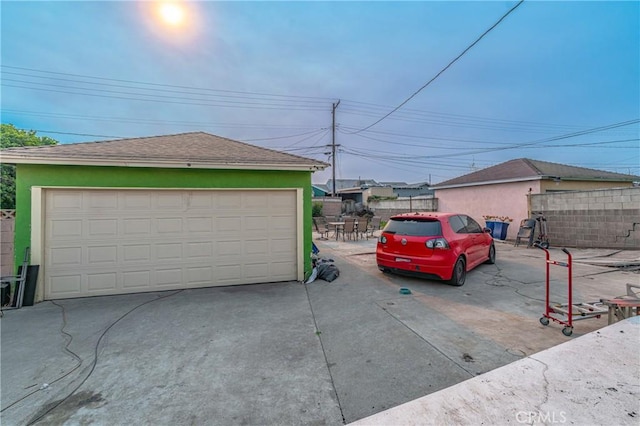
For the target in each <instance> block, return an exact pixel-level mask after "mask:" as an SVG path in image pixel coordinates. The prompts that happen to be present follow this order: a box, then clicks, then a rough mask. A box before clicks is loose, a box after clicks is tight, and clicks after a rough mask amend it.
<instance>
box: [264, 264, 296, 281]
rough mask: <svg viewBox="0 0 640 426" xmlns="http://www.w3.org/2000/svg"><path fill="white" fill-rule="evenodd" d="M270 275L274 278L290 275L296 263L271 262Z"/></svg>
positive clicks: (293, 271)
mask: <svg viewBox="0 0 640 426" xmlns="http://www.w3.org/2000/svg"><path fill="white" fill-rule="evenodd" d="M269 269H270V272H271V274H270V275H271V276H272V277H274V278H275V279H278V278H282V279H286V278H284V277H288V276H291V274H292V273H295V269H296V265H295V263H293V262H273V263H271V264H270V265H269Z"/></svg>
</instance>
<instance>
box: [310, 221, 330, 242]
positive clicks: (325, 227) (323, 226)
mask: <svg viewBox="0 0 640 426" xmlns="http://www.w3.org/2000/svg"><path fill="white" fill-rule="evenodd" d="M313 225H314V226H315V228H316V232H317V233H318V234H320V239H321V240H326V239H328V237H329V224H328V223H327V219H326V218H325V217H323V216H319V217H314V218H313Z"/></svg>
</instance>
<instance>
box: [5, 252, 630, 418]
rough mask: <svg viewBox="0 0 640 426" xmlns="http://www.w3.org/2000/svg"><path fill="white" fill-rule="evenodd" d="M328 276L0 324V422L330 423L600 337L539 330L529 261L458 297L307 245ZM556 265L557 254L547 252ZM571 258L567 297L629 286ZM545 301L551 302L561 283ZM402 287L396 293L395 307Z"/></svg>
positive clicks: (20, 314) (512, 259) (561, 295)
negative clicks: (330, 268) (329, 264)
mask: <svg viewBox="0 0 640 426" xmlns="http://www.w3.org/2000/svg"><path fill="white" fill-rule="evenodd" d="M316 244H317V245H318V247H319V248H320V250H321V252H320V255H321V256H322V257H325V258H333V259H334V260H335V261H336V263H337V265H338V267H339V268H340V272H341V274H340V277H339V278H338V279H337V280H335V281H333V282H331V283H327V282H325V281H315V282H314V283H311V284H307V285H303V284H300V283H295V282H289V283H274V284H261V285H252V286H239V287H223V288H208V289H198V290H185V291H179V292H163V293H146V294H135V295H127V296H116V297H97V298H88V299H70V300H60V301H57V302H56V304H54V303H52V302H43V303H40V304H37V305H36V306H33V307H27V308H23V309H20V310H17V311H7V312H5V316H4V318H2V320H1V327H2V336H1V343H2V346H1V361H2V365H1V378H2V383H1V390H2V395H1V404H2V408H1V410H2V413H1V417H0V419H1V420H2V424H30V423H35V424H180V425H182V424H224V425H227V424H248V425H263V424H279V425H280V424H305V425H306V424H309V425H322V424H329V425H335V424H343V423H349V422H353V421H355V420H358V419H362V418H364V417H367V416H370V415H372V414H375V413H378V412H380V411H383V410H385V409H388V408H390V407H394V406H397V405H399V404H402V403H404V402H407V401H410V400H413V399H415V398H419V397H421V396H424V395H427V394H429V393H433V392H435V391H437V390H440V389H444V388H446V387H449V386H452V385H454V384H457V383H460V382H462V381H464V380H466V379H469V378H472V377H474V376H476V375H479V374H482V373H485V372H487V371H490V370H492V369H495V368H497V367H500V366H503V365H505V364H508V363H511V362H513V361H516V360H518V359H520V358H523V357H525V356H527V355H531V354H532V353H536V352H538V351H541V350H543V349H546V348H549V347H551V346H554V345H557V344H559V343H563V342H566V341H567V340H571V339H574V338H576V337H578V336H581V335H583V334H586V333H588V332H591V331H593V330H596V329H598V328H601V327H604V326H606V325H607V320H606V318H605V317H602V318H600V319H589V320H586V321H581V322H578V323H576V324H575V330H574V334H573V336H571V337H565V336H564V335H563V334H562V333H561V331H560V330H561V327H560V326H557V325H553V324H552V325H550V326H549V327H543V326H542V325H540V323H539V322H538V318H539V317H540V315H541V313H542V312H543V311H544V303H543V299H544V287H543V285H544V278H545V272H544V265H545V263H544V253H543V252H541V251H539V250H536V249H526V248H522V247H518V248H514V247H512V246H511V245H507V244H498V247H497V249H498V250H497V251H498V261H497V263H496V264H495V265H482V266H480V267H479V268H477V269H476V270H474V271H473V272H471V273H470V274H469V275H468V277H467V282H466V284H465V285H464V286H463V287H451V286H448V285H446V284H443V283H440V282H435V281H426V280H420V279H414V278H406V277H400V276H394V275H384V274H382V273H380V272H379V271H378V270H377V268H376V265H375V258H374V256H373V251H374V248H375V241H374V240H369V241H366V240H365V241H358V242H346V243H342V242H336V241H316ZM556 254H557V255H558V257H559V258H561V259H562V258H563V256H564V255H563V254H562V253H561V252H559V251H558V252H557V253H556ZM603 259H604V260H605V261H606V262H604V263H608V264H611V263H619V262H620V261H623V260H628V261H627V262H626V263H634V259H636V260H635V263H636V264H637V261H638V252H623V253H614V252H613V251H597V250H592V251H589V250H583V251H579V252H577V253H576V259H575V260H576V262H575V266H574V299H575V300H576V301H595V300H599V299H600V298H606V297H614V296H618V295H621V294H623V293H624V291H625V288H624V287H625V284H626V283H636V284H637V283H638V278H639V276H638V274H637V271H633V270H628V271H623V270H620V269H616V268H611V267H610V266H607V265H604V264H600V265H598V266H595V265H593V263H598V262H597V261H602V260H603ZM557 269H559V270H558V271H552V272H553V275H552V278H553V282H552V285H553V292H552V295H553V297H552V300H554V301H558V302H565V301H566V292H567V289H566V269H565V268H557ZM401 287H408V288H410V289H411V291H412V294H411V295H402V294H399V291H398V290H399V289H400V288H401Z"/></svg>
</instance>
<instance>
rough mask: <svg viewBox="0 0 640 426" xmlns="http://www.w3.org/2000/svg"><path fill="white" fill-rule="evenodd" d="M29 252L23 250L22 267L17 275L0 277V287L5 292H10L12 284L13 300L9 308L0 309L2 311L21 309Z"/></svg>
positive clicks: (27, 249) (28, 250)
mask: <svg viewBox="0 0 640 426" xmlns="http://www.w3.org/2000/svg"><path fill="white" fill-rule="evenodd" d="M30 253H31V250H30V248H29V247H27V248H26V249H25V250H24V259H23V261H22V266H20V270H19V271H18V275H8V276H5V277H0V286H2V288H3V289H4V290H5V291H9V292H11V285H12V284H13V294H14V296H13V299H12V301H11V303H10V304H11V306H8V307H2V309H5V310H6V309H20V308H21V307H22V300H23V298H24V286H25V284H26V282H27V270H28V269H29V255H30Z"/></svg>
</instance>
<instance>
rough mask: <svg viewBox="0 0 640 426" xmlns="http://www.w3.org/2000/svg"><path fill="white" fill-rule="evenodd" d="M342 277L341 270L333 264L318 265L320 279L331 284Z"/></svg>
mask: <svg viewBox="0 0 640 426" xmlns="http://www.w3.org/2000/svg"><path fill="white" fill-rule="evenodd" d="M338 276H340V270H339V269H338V267H337V266H336V265H335V264H333V263H321V264H319V265H318V278H320V279H322V280H325V281H328V282H331V281H333V280H335V279H336V278H338Z"/></svg>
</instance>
